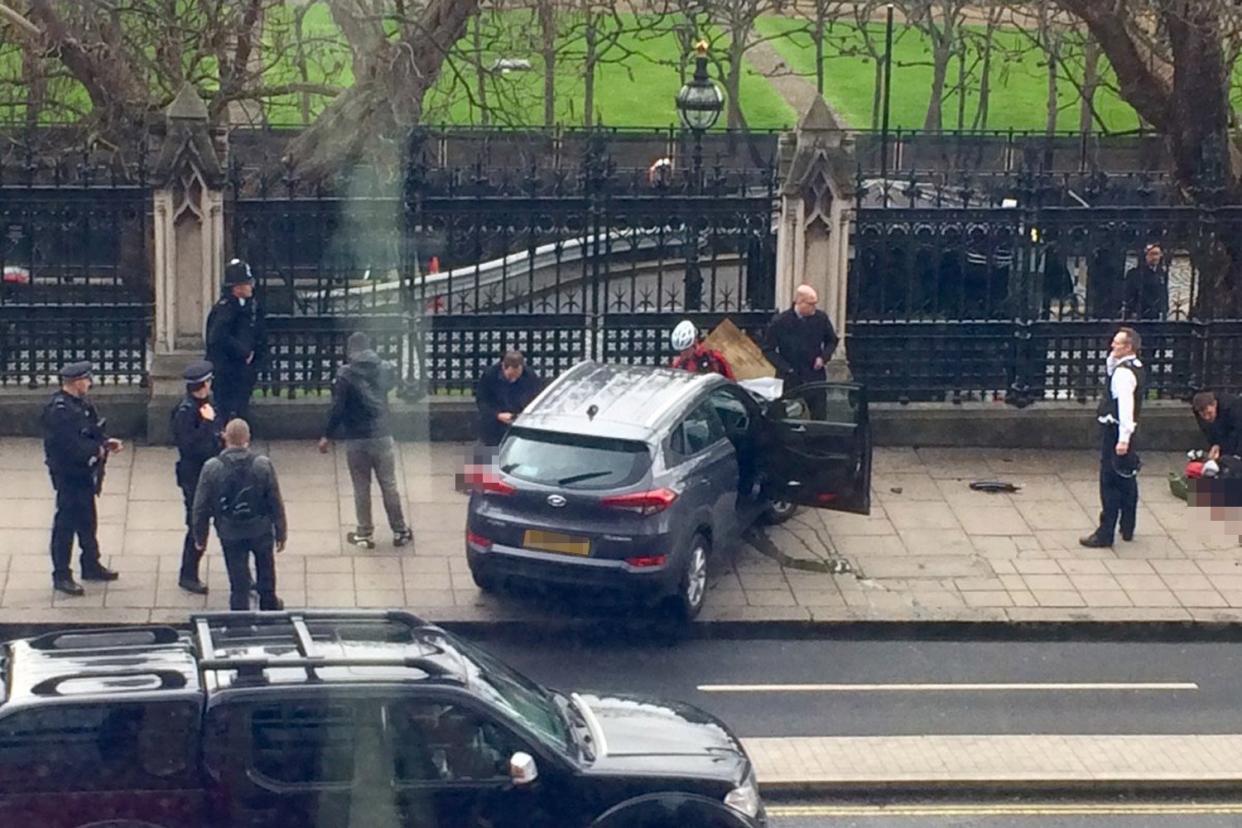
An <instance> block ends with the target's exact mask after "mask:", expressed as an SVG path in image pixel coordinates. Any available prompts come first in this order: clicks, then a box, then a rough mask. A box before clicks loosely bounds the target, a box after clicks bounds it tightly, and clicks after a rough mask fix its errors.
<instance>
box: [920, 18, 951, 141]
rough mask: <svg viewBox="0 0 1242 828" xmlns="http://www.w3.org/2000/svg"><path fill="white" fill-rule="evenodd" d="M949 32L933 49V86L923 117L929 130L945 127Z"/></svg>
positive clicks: (933, 130) (938, 130)
mask: <svg viewBox="0 0 1242 828" xmlns="http://www.w3.org/2000/svg"><path fill="white" fill-rule="evenodd" d="M951 57H952V53H951V52H950V49H949V43H948V33H947V32H946V33H945V35H944V37H942V38H939V39H937V41H936V44H935V46H934V47H933V49H932V86H931V95H930V97H929V98H928V100H927V117H926V118H924V119H923V129H924V130H925V131H927V132H940V130H941V129H942V127H943V122H942V117H941V112H942V110H943V105H944V83H945V78H946V77H947V76H948V74H949V58H951Z"/></svg>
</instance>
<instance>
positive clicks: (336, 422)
mask: <svg viewBox="0 0 1242 828" xmlns="http://www.w3.org/2000/svg"><path fill="white" fill-rule="evenodd" d="M345 352H346V356H348V357H349V364H348V365H346V366H345V367H344V368H342V369H341V370H340V371H339V372H338V373H337V375H336V381H335V382H334V383H332V411H331V413H329V414H328V424H327V425H326V426H324V430H323V435H324V436H323V437H321V438H320V439H319V451H320V452H323V453H325V454H326V453H327V451H328V447H329V446H330V445H331V441H332V440H344V441H345V459H346V461H347V462H348V463H349V477H350V480H352V481H353V486H354V512H355V514H356V515H357V518H358V528H357V530H355V531H353V532H349V533H348V534H346V536H345V539H346V540H347V541H349V543H351V544H353V545H354V546H358V547H361V548H363V549H374V548H375V524H374V522H373V521H372V519H371V475H372V474H374V475H375V479H376V480H377V481H378V482H379V488H380V494H381V495H382V496H383V498H384V511H385V512H386V513H387V514H388V526H389V528H391V529H392V543H393V546H405V545H406V544H408V543H409V542H410V541H411V540H413V539H414V533H413V532H412V531H410V527H409V525H408V524H406V522H405V512H404V510H403V509H402V508H401V492H400V491H399V489H398V488H397V459H396V445H395V444H394V443H393V439H392V426H391V425H390V424H389V421H388V394H389V392H391V391H392V389H393V387H394V386H395V385H396V380H395V378H394V373H395V372H394V369H393V366H392V365H391V364H390V363H387V362H385V361H383V360H382V359H380V358H379V355H378V354H376V353H375V349H374V348H373V347H372V344H371V340H370V338H369V337H368V336H367V335H366V334H364V333H361V332H358V333H354V334H350V337H349V340H348V341H347V342H346V345H345Z"/></svg>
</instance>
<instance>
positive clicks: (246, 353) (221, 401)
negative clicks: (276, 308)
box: [207, 259, 267, 423]
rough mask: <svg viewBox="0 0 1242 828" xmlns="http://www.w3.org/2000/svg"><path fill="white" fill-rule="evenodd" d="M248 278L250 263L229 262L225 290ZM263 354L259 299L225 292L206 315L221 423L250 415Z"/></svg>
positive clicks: (264, 333) (263, 327)
mask: <svg viewBox="0 0 1242 828" xmlns="http://www.w3.org/2000/svg"><path fill="white" fill-rule="evenodd" d="M250 281H253V277H252V276H251V274H250V266H249V265H247V264H246V263H245V262H243V261H240V260H238V259H234V260H233V261H231V262H229V264H228V267H226V268H225V274H224V286H225V290H226V291H227V290H228V289H229V288H231V287H233V286H234V285H240V284H245V283H246V282H250ZM266 355H267V324H266V321H265V319H264V315H263V309H262V308H261V307H260V306H259V303H258V301H256V300H255V299H254V297H251V298H249V299H246V300H244V301H243V300H241V299H238V298H237V297H236V296H233V294H232V293H231V292H229V293H226V295H224V296H223V297H221V299H220V301H219V302H216V304H215V306H214V307H213V308H212V309H211V313H209V314H208V315H207V359H208V361H209V362H211V364H212V366H213V367H214V369H215V382H214V385H213V392H214V395H215V399H216V407H217V408H218V409H219V413H220V415H221V420H222V422H224V423H227V422H228V421H229V420H231V419H234V418H235V417H240V418H242V419H247V418H248V417H249V414H250V395H251V394H252V393H253V392H254V386H255V382H256V381H257V379H258V371H259V366H260V365H261V364H262V362H263V361H264V359H265V358H266ZM248 358H249V359H250V361H249V362H247V359H248Z"/></svg>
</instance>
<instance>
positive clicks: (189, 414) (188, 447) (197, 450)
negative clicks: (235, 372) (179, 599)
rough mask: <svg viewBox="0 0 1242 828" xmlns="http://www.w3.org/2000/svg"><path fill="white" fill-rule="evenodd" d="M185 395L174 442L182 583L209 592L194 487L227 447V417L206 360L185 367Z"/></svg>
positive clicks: (179, 407) (187, 588) (175, 418)
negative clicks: (214, 397)
mask: <svg viewBox="0 0 1242 828" xmlns="http://www.w3.org/2000/svg"><path fill="white" fill-rule="evenodd" d="M183 376H184V377H185V397H184V398H183V399H182V400H181V402H179V403H177V407H176V408H174V409H173V412H172V435H173V442H175V443H176V444H177V453H178V454H179V455H180V457H179V459H178V460H177V486H178V487H180V489H181V494H182V496H183V498H184V500H185V542H184V544H183V545H182V547H181V574H180V576H179V578H178V580H177V584H178V586H180V587H181V588H182V589H184V590H185V591H186V592H192V593H194V594H195V595H206V594H207V585H206V584H204V583H203V582H202V581H201V580H199V577H198V563H199V561H200V560H201V559H202V557H203V553H202V552H200V551H199V550H198V547H197V545H196V544H195V543H194V532H193V519H194V514H193V513H194V490H195V489H196V488H197V487H198V476H199V474H200V473H201V472H202V470H203V466H204V465H205V464H206V463H207V461H208V460H210V459H211V458H213V457H215V456H216V455H217V454H219V453H220V450H221V449H222V448H224V438H223V437H222V434H223V431H224V424H223V420H222V419H221V418H220V417H219V416H217V415H216V410H215V407H214V406H213V405H212V404H211V380H212V365H211V363H210V362H207V361H206V360H200V361H198V362H194V363H191V364H190V366H189V367H188V368H186V369H185V374H184V375H183Z"/></svg>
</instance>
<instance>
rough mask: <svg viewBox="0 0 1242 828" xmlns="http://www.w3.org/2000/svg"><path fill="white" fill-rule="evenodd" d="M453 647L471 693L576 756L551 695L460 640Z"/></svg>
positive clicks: (565, 726)
mask: <svg viewBox="0 0 1242 828" xmlns="http://www.w3.org/2000/svg"><path fill="white" fill-rule="evenodd" d="M453 646H454V647H455V648H456V649H457V651H458V652H459V653H460V654H461V655H462V657H463V658H464V659H465V660H466V662H467V665H468V666H469V667H470V668H471V669H470V686H471V687H472V688H474V690H476V691H477V692H478V693H479V694H480V695H482V696H484V697H486V698H487V699H488V700H489V701H491V702H492V703H494V704H497V705H500V706H501V707H503V708H505V709H506V710H508V711H509V712H510V713H511V714H512V715H513V717H514V718H516V719H518V720H519V721H520V722H522V724H524V725H526V727H527V728H528V729H530V730H531V731H533V732H535V733H537V734H538V735H539V736H541V737H543V739H544V741H546V742H548V743H550V744H552V745H553V746H555V747H556V748H558V749H559V750H561V751H563V752H565V753H569V754H573V753H575V750H574V740H573V735H572V733H571V732H570V729H569V725H568V723H567V722H566V721H565V717H564V716H563V715H562V714H561V710H560V708H559V707H558V706H557V704H556V701H555V700H554V699H553V698H552V695H551V694H550V693H548V692H547V691H546V690H544V689H543V688H542V687H540V686H539V685H538V684H536V683H535V682H533V681H531V680H530V679H528V678H526V677H525V676H523V675H521V674H520V673H518V672H516V671H514V670H513V669H512V668H511V667H509V666H508V665H507V664H505V663H504V662H501V661H498V660H497V659H495V658H493V657H492V656H490V655H488V654H487V653H485V652H483V651H482V650H478V649H476V648H474V647H472V646H471V645H469V644H467V643H466V642H464V641H462V640H461V639H457V638H454V639H453Z"/></svg>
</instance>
